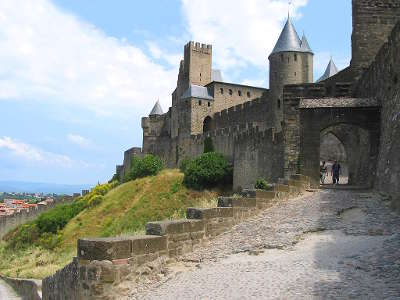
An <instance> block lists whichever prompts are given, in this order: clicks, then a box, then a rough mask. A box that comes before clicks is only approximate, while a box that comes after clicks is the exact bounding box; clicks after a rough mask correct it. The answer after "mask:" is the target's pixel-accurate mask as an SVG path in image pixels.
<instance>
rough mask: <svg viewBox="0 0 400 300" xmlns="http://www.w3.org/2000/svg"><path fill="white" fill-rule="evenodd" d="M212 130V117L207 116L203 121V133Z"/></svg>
mask: <svg viewBox="0 0 400 300" xmlns="http://www.w3.org/2000/svg"><path fill="white" fill-rule="evenodd" d="M212 130H213V123H212V118H211V117H210V116H207V117H206V118H205V119H204V121H203V133H207V132H210V131H212Z"/></svg>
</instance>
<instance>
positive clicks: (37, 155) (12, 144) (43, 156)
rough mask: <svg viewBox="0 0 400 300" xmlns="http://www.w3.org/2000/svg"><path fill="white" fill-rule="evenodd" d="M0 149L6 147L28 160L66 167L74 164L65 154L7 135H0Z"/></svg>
mask: <svg viewBox="0 0 400 300" xmlns="http://www.w3.org/2000/svg"><path fill="white" fill-rule="evenodd" d="M0 149H6V150H8V151H10V152H11V153H12V154H14V155H16V156H18V157H20V158H22V159H24V160H26V161H29V162H36V163H41V164H42V163H45V164H49V165H55V166H59V167H68V168H69V167H72V166H73V165H74V164H75V162H74V161H73V160H72V159H71V158H69V157H68V156H66V155H61V154H56V153H52V152H47V151H43V150H41V149H38V148H36V147H34V146H32V145H29V144H26V143H23V142H20V141H18V140H15V139H12V138H10V137H7V136H4V137H0ZM80 164H81V165H82V164H83V165H84V164H85V163H83V162H80Z"/></svg>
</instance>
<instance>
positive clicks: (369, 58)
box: [117, 0, 400, 194]
mask: <svg viewBox="0 0 400 300" xmlns="http://www.w3.org/2000/svg"><path fill="white" fill-rule="evenodd" d="M399 20H400V3H399V1H396V0H386V1H376V0H375V1H372V0H371V1H370V0H353V34H352V59H351V64H350V66H349V67H347V68H346V69H344V70H342V71H340V72H337V69H336V66H335V65H334V63H333V61H330V63H329V65H328V67H327V69H326V72H325V74H324V75H323V76H322V77H321V78H320V79H319V80H317V82H316V83H314V78H313V50H312V48H311V47H310V44H309V43H308V40H307V38H306V37H305V36H303V37H302V38H300V37H299V36H298V34H297V32H296V29H295V27H294V25H293V22H292V20H291V19H290V17H288V20H287V22H286V24H285V26H284V28H283V30H282V33H281V35H280V37H279V39H278V41H277V42H276V46H275V48H274V49H273V51H272V53H270V54H269V56H268V59H269V63H270V68H269V70H270V72H269V78H270V82H269V87H270V88H269V89H265V88H259V87H253V86H244V85H240V84H233V83H227V82H224V81H223V79H222V77H221V73H220V72H219V71H218V70H213V69H212V46H211V45H205V44H200V43H195V42H189V43H188V44H186V45H185V47H184V58H183V60H182V61H181V63H180V68H179V74H178V80H177V87H176V89H175V90H174V91H173V93H172V106H171V107H170V108H169V110H168V112H166V113H163V111H162V109H161V107H160V105H159V103H156V105H155V106H154V108H153V110H152V111H151V113H150V115H149V116H148V117H144V118H142V128H143V148H132V149H129V150H127V151H126V152H125V155H124V164H123V165H122V166H117V171H118V172H119V173H120V176H121V177H123V176H124V173H126V172H127V170H128V169H129V167H130V158H131V156H132V155H139V156H140V155H144V154H146V153H152V154H156V155H158V156H160V157H161V158H162V159H163V160H164V161H165V162H166V164H167V166H168V167H177V166H178V165H179V162H180V161H181V160H182V159H184V158H193V157H195V156H197V155H199V154H201V153H202V152H203V144H204V139H205V138H206V137H210V138H211V139H212V141H213V144H214V146H215V149H216V151H218V152H221V153H223V154H224V155H225V156H226V157H227V158H228V159H229V161H230V162H231V163H232V164H233V166H234V182H233V185H234V189H236V190H240V189H243V188H250V187H253V185H254V182H255V181H256V179H257V178H266V179H268V180H269V181H270V182H276V181H277V180H278V179H279V178H288V177H289V176H290V175H291V174H295V173H298V172H301V173H302V174H305V175H308V176H310V177H311V178H313V181H314V184H317V183H318V178H319V163H320V144H321V139H323V138H324V136H326V135H327V134H331V135H332V134H333V135H334V136H335V137H336V138H338V139H339V141H340V142H341V143H342V144H343V146H344V149H345V151H346V154H347V161H346V163H347V165H348V168H349V170H350V171H349V174H348V175H349V183H350V184H353V185H367V186H371V187H372V186H375V187H382V188H383V187H385V188H386V187H387V188H388V189H389V190H391V191H393V192H396V193H397V194H398V193H399V191H400V190H399V184H396V183H397V182H398V180H399V174H400V162H399V155H398V153H400V148H399V144H398V142H397V141H398V140H399V138H400V137H399V129H398V128H399V120H400V119H399V115H398V113H399V111H400V110H399V101H398V98H396V97H398V81H399V80H398V76H399V75H398V72H399V65H398V63H399V62H398V57H399V55H400V54H399V52H398V48H396V42H397V40H396V37H397V35H398V32H399V25H397V26H395V25H396V23H397V22H398V21H399ZM396 153H397V155H396Z"/></svg>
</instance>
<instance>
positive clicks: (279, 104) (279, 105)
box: [277, 99, 281, 109]
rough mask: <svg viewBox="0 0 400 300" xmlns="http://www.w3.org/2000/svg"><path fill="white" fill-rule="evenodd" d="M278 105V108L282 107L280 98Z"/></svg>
mask: <svg viewBox="0 0 400 300" xmlns="http://www.w3.org/2000/svg"><path fill="white" fill-rule="evenodd" d="M277 105H278V109H281V99H278V101H277Z"/></svg>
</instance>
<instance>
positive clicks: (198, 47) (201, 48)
mask: <svg viewBox="0 0 400 300" xmlns="http://www.w3.org/2000/svg"><path fill="white" fill-rule="evenodd" d="M187 49H191V50H194V51H198V52H202V53H207V54H212V45H209V44H202V43H199V42H194V41H190V42H189V43H187V44H186V45H185V50H187Z"/></svg>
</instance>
